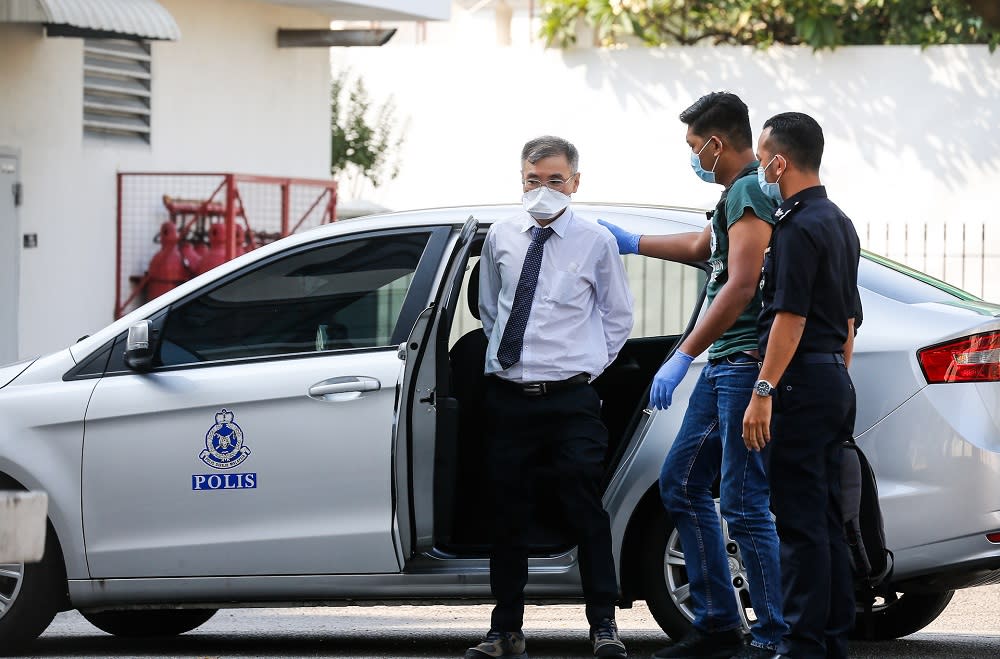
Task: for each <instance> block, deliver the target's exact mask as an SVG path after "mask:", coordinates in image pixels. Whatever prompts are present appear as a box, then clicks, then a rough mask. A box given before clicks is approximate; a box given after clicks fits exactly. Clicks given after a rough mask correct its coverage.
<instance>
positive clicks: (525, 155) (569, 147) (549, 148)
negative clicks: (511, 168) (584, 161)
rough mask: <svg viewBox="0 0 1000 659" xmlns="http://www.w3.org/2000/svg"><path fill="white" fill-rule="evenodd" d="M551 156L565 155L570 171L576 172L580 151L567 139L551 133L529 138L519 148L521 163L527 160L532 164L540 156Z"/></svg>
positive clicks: (540, 157)
mask: <svg viewBox="0 0 1000 659" xmlns="http://www.w3.org/2000/svg"><path fill="white" fill-rule="evenodd" d="M552 156H566V162H568V163H569V168H570V171H572V172H573V173H574V174H575V173H576V168H577V167H578V166H579V165H580V152H579V151H577V150H576V147H575V146H573V144H572V143H571V142H569V141H567V140H564V139H563V138H561V137H555V136H553V135H542V136H541V137H536V138H535V139H533V140H529V141H528V142H527V143H526V144H525V145H524V148H522V149H521V165H522V166H524V161H526V160H527V161H528V162H529V163H531V164H532V165H534V164H535V163H536V162H538V161H539V160H541V159H542V158H550V157H552Z"/></svg>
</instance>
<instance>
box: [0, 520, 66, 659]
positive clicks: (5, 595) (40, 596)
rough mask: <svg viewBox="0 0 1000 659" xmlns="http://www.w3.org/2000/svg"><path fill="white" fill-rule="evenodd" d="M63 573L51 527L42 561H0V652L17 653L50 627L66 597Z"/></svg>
mask: <svg viewBox="0 0 1000 659" xmlns="http://www.w3.org/2000/svg"><path fill="white" fill-rule="evenodd" d="M63 574H64V573H63V568H62V553H61V552H60V551H59V543H58V542H57V541H56V539H55V534H54V533H53V532H52V528H51V527H49V529H48V535H47V538H46V542H45V555H44V556H43V558H42V560H41V562H39V563H29V564H24V563H4V564H0V654H18V652H19V651H20V650H23V649H24V647H25V646H27V645H28V644H29V643H30V642H31V641H33V640H35V639H36V638H38V636H39V635H40V634H41V633H42V632H44V631H45V628H46V627H48V626H49V623H51V622H52V618H54V617H55V615H56V613H58V612H59V610H60V608H62V607H61V604H62V603H63V602H65V600H66V579H65V577H64V576H63Z"/></svg>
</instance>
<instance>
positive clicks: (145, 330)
mask: <svg viewBox="0 0 1000 659" xmlns="http://www.w3.org/2000/svg"><path fill="white" fill-rule="evenodd" d="M155 332H156V330H154V329H153V326H152V323H150V322H149V321H148V320H140V321H139V322H138V323H136V324H135V325H133V326H132V327H130V328H128V338H126V339H125V365H126V366H128V367H129V368H130V369H132V370H133V371H138V372H140V373H145V372H147V371H151V370H153V355H154V354H155V352H156V346H155V345H154V342H153V334H154V333H155Z"/></svg>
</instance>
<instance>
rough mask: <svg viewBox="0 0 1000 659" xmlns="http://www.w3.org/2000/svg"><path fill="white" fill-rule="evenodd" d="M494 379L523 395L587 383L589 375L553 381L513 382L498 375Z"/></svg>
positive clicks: (579, 374) (534, 394)
mask: <svg viewBox="0 0 1000 659" xmlns="http://www.w3.org/2000/svg"><path fill="white" fill-rule="evenodd" d="M494 379H495V380H496V381H497V382H499V383H501V384H503V385H505V386H508V387H511V388H513V389H516V390H517V391H519V392H520V393H522V394H524V395H525V396H544V395H545V394H550V393H552V392H553V391H559V390H560V389H566V388H568V387H572V386H575V385H578V384H587V383H588V382H590V375H588V374H587V373H578V374H577V375H574V376H573V377H571V378H566V379H565V380H556V381H554V382H513V381H511V380H504V379H503V378H500V377H494Z"/></svg>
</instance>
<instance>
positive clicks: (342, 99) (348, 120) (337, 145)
mask: <svg viewBox="0 0 1000 659" xmlns="http://www.w3.org/2000/svg"><path fill="white" fill-rule="evenodd" d="M350 78H351V75H350V72H349V71H342V72H340V73H338V74H337V75H336V76H334V79H333V83H332V84H331V87H330V173H331V174H332V175H334V176H338V175H346V176H347V177H349V178H352V179H355V182H356V179H359V178H360V179H368V180H369V181H370V182H371V184H372V185H373V186H375V187H378V186H379V185H380V184H381V183H384V182H385V181H387V180H392V179H394V178H396V177H397V176H398V175H399V166H400V162H399V158H398V153H399V148H400V147H401V146H402V144H403V140H404V139H405V131H404V129H402V128H400V127H399V126H398V125H397V124H398V122H397V119H396V107H395V104H394V103H393V100H392V98H391V97H390V98H389V99H387V100H386V101H385V102H384V103H382V104H381V105H375V104H373V102H372V100H371V98H370V97H369V95H368V90H367V89H366V88H365V85H364V81H362V80H361V78H358V79H357V80H355V81H354V82H353V84H351V81H350Z"/></svg>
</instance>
